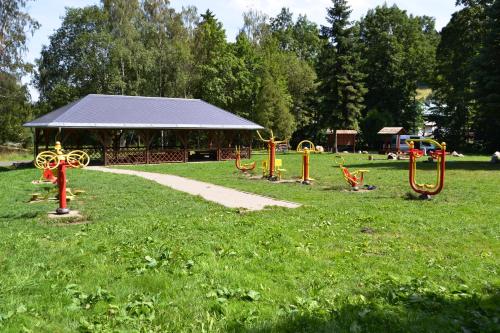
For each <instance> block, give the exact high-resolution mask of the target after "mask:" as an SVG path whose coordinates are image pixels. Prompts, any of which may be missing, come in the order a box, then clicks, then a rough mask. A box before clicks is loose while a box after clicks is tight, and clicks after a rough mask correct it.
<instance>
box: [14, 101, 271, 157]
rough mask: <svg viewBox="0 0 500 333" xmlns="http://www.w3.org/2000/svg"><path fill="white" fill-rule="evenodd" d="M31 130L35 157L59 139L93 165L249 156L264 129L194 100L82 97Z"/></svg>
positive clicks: (30, 124) (37, 121)
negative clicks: (257, 133)
mask: <svg viewBox="0 0 500 333" xmlns="http://www.w3.org/2000/svg"><path fill="white" fill-rule="evenodd" d="M24 126H25V127H31V128H34V152H35V156H36V155H37V154H38V152H39V151H41V150H48V149H50V148H51V147H52V146H53V145H54V143H55V141H61V143H62V145H63V148H64V149H65V150H74V149H79V150H83V151H85V152H87V153H88V154H89V155H90V158H91V160H92V161H93V163H100V164H104V165H111V164H150V163H163V162H187V161H197V160H217V161H220V160H229V159H234V147H235V146H236V145H238V146H241V147H242V149H241V157H242V158H250V155H251V152H252V145H251V143H252V135H253V132H254V131H255V130H259V129H263V127H262V126H259V125H257V124H255V123H253V122H251V121H249V120H247V119H244V118H241V117H239V116H237V115H235V114H232V113H230V112H228V111H225V110H222V109H220V108H218V107H216V106H214V105H211V104H209V103H207V102H204V101H202V100H199V99H184V98H162V97H141V96H118V95H117V96H115V95H94V94H91V95H87V96H85V97H83V98H81V99H79V100H77V101H75V102H73V103H70V104H68V105H66V106H63V107H61V108H59V109H57V110H54V111H52V112H50V113H48V114H46V115H44V116H41V117H39V118H37V119H35V120H33V121H30V122H28V123H26V124H24Z"/></svg>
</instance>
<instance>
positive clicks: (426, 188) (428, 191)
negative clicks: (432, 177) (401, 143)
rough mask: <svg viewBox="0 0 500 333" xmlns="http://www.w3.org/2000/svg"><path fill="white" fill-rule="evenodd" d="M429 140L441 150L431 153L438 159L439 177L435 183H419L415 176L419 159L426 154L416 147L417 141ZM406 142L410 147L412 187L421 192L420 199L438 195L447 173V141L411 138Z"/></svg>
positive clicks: (410, 179)
mask: <svg viewBox="0 0 500 333" xmlns="http://www.w3.org/2000/svg"><path fill="white" fill-rule="evenodd" d="M418 141H419V142H429V143H431V144H433V145H434V146H435V147H438V148H439V150H436V151H434V152H432V153H431V156H432V158H433V159H435V160H437V163H436V165H437V168H436V171H437V178H436V183H435V184H419V183H417V182H416V180H415V177H416V173H417V159H418V158H420V157H422V156H424V151H423V150H420V149H415V142H418ZM406 143H407V144H408V146H409V147H410V150H409V151H408V154H409V155H410V170H409V181H410V186H411V188H412V189H413V190H414V191H415V192H417V193H419V194H420V199H430V198H431V196H432V195H436V194H438V193H439V192H441V190H442V189H443V187H444V173H445V163H446V161H445V160H446V143H445V142H442V143H438V142H437V141H434V140H432V139H411V140H406Z"/></svg>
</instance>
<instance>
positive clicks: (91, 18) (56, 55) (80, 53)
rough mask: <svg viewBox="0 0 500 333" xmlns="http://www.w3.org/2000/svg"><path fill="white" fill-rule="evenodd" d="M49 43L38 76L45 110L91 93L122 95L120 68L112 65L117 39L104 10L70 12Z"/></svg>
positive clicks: (42, 53) (88, 8) (85, 9)
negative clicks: (112, 33) (113, 47)
mask: <svg viewBox="0 0 500 333" xmlns="http://www.w3.org/2000/svg"><path fill="white" fill-rule="evenodd" d="M49 41H50V42H49V45H47V46H44V47H43V48H42V52H41V56H40V59H38V71H37V73H36V75H35V85H36V87H37V88H38V90H39V92H40V101H41V103H46V104H47V105H46V108H44V110H51V109H55V108H57V107H60V106H62V105H65V104H67V103H69V102H72V101H73V100H74V99H76V98H80V97H83V96H85V95H87V94H91V93H102V94H113V93H117V92H118V93H119V92H121V88H122V80H121V72H120V68H119V67H118V66H114V65H113V61H112V43H113V36H112V35H111V33H110V32H109V29H108V15H107V13H106V12H105V11H104V10H103V9H102V8H100V7H98V6H89V7H84V8H68V9H67V11H66V15H65V17H64V19H63V22H62V25H61V27H60V28H59V29H57V30H56V32H55V33H54V34H53V35H52V36H50V37H49Z"/></svg>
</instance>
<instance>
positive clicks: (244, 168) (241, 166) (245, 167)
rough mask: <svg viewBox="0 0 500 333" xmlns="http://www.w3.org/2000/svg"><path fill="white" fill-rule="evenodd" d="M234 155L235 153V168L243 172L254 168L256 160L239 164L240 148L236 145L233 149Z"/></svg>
mask: <svg viewBox="0 0 500 333" xmlns="http://www.w3.org/2000/svg"><path fill="white" fill-rule="evenodd" d="M234 155H235V160H234V164H235V165H236V169H238V170H240V171H241V172H243V173H246V172H248V171H251V170H253V169H255V165H256V162H252V163H248V164H241V148H240V147H238V146H236V149H235V150H234Z"/></svg>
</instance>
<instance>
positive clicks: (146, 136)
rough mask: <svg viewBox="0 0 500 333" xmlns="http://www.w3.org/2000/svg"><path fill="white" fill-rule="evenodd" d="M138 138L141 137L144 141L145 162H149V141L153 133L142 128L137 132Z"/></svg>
mask: <svg viewBox="0 0 500 333" xmlns="http://www.w3.org/2000/svg"><path fill="white" fill-rule="evenodd" d="M138 134H139V138H141V137H142V140H143V141H144V147H145V148H146V164H150V161H151V151H150V146H151V142H153V138H154V134H153V133H152V132H151V131H150V130H143V131H140V132H139V133H138Z"/></svg>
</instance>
